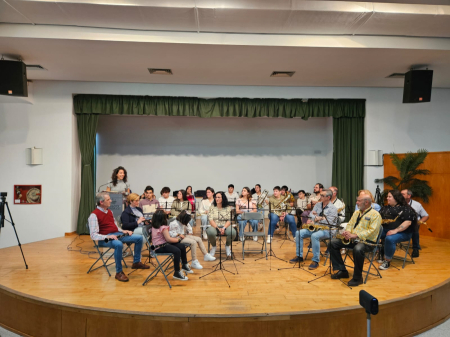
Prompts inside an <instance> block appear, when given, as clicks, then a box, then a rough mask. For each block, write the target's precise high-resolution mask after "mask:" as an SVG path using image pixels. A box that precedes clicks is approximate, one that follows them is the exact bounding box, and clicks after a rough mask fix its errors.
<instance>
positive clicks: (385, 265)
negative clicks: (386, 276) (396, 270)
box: [380, 260, 391, 270]
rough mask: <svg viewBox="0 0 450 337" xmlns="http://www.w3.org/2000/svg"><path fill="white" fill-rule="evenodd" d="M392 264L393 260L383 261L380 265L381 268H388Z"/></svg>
mask: <svg viewBox="0 0 450 337" xmlns="http://www.w3.org/2000/svg"><path fill="white" fill-rule="evenodd" d="M390 266H391V261H386V260H385V261H383V263H382V264H381V266H380V269H381V270H386V269H389V267H390Z"/></svg>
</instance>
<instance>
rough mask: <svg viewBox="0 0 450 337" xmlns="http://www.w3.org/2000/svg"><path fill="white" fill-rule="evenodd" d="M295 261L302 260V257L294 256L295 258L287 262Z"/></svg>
mask: <svg viewBox="0 0 450 337" xmlns="http://www.w3.org/2000/svg"><path fill="white" fill-rule="evenodd" d="M297 262H303V257H300V256H296V257H295V258H293V259H292V260H290V261H289V263H297Z"/></svg>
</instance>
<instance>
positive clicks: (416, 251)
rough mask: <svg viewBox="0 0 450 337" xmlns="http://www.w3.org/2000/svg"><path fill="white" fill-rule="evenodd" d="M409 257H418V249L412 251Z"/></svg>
mask: <svg viewBox="0 0 450 337" xmlns="http://www.w3.org/2000/svg"><path fill="white" fill-rule="evenodd" d="M411 257H419V250H418V249H413V251H412V254H411Z"/></svg>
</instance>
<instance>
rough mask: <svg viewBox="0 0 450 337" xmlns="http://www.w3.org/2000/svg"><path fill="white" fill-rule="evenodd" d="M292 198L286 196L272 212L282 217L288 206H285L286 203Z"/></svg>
mask: <svg viewBox="0 0 450 337" xmlns="http://www.w3.org/2000/svg"><path fill="white" fill-rule="evenodd" d="M290 197H291V196H290V195H289V194H286V196H285V197H284V198H283V199H281V201H280V202H279V203H278V204H277V205H276V206H275V207H274V208H273V209H272V211H273V212H274V213H275V214H276V215H278V216H281V215H282V214H283V212H284V211H285V210H286V208H287V205H286V204H285V202H287V200H288V199H289V198H290Z"/></svg>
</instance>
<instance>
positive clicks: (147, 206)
mask: <svg viewBox="0 0 450 337" xmlns="http://www.w3.org/2000/svg"><path fill="white" fill-rule="evenodd" d="M139 207H140V208H142V211H143V212H144V214H148V215H149V217H150V218H151V217H152V216H153V213H155V212H156V210H157V209H158V208H159V207H160V205H159V201H158V200H156V196H155V194H154V192H153V187H151V186H147V187H146V188H145V191H144V198H143V199H142V198H141V200H140V201H139Z"/></svg>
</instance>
